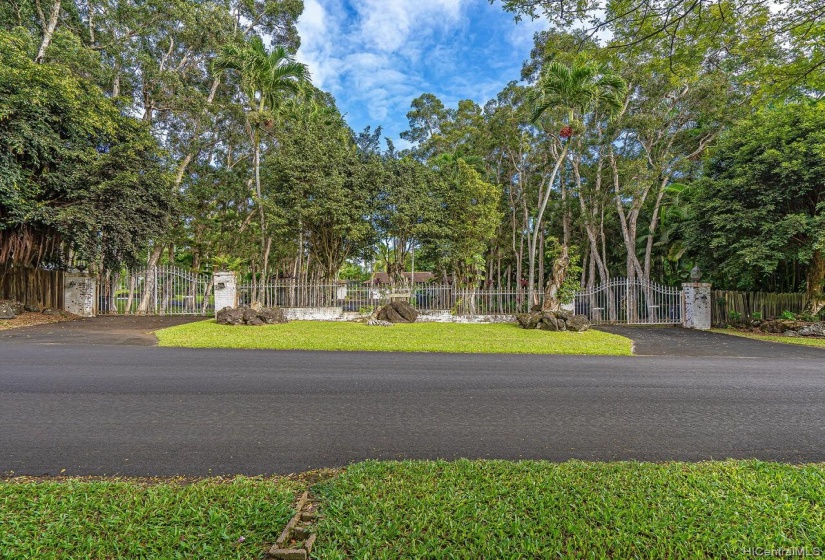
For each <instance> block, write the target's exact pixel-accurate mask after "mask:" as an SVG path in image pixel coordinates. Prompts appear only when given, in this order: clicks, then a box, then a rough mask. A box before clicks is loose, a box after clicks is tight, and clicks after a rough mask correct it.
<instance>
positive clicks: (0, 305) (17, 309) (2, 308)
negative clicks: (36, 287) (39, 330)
mask: <svg viewBox="0 0 825 560" xmlns="http://www.w3.org/2000/svg"><path fill="white" fill-rule="evenodd" d="M23 311H24V307H23V304H22V303H20V302H19V301H15V300H13V299H3V300H0V319H14V318H15V317H17V316H18V315H20V314H21V313H23Z"/></svg>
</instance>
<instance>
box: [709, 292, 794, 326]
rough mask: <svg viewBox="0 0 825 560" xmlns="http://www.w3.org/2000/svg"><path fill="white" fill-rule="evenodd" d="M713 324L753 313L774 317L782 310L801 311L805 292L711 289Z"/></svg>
mask: <svg viewBox="0 0 825 560" xmlns="http://www.w3.org/2000/svg"><path fill="white" fill-rule="evenodd" d="M711 298H712V299H713V317H712V321H713V324H714V325H723V324H726V323H729V322H731V321H732V320H744V319H754V318H755V317H754V314H755V313H758V314H759V315H757V317H761V318H762V319H774V318H777V317H779V316H780V315H782V312H783V311H790V312H791V313H801V312H802V309H803V308H804V306H805V294H800V293H793V294H772V293H768V292H730V291H724V290H713V291H712V292H711Z"/></svg>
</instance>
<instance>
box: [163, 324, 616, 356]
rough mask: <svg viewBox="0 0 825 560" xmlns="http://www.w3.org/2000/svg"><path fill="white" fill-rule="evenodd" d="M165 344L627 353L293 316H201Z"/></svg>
mask: <svg viewBox="0 0 825 560" xmlns="http://www.w3.org/2000/svg"><path fill="white" fill-rule="evenodd" d="M155 334H156V335H157V337H158V340H159V342H160V345H161V346H177V347H186V348H245V349H271V350H342V351H375V352H458V353H488V354H589V355H612V356H629V355H630V354H631V341H630V340H629V339H627V338H624V337H621V336H618V335H614V334H609V333H605V332H600V331H596V330H589V331H586V332H583V333H575V332H548V331H540V330H524V329H521V328H518V327H517V326H515V325H510V324H455V323H414V324H398V325H394V326H392V327H370V326H366V325H363V324H361V323H347V322H323V321H293V322H290V323H287V324H283V325H265V326H260V327H246V326H234V327H233V326H226V325H218V324H217V323H215V321H201V322H197V323H189V324H186V325H180V326H176V327H171V328H168V329H163V330H160V331H157V332H156V333H155Z"/></svg>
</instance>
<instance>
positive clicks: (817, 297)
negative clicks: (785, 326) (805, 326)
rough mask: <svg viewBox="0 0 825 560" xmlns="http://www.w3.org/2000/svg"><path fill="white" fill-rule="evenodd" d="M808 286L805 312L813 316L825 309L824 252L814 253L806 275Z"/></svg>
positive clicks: (818, 250) (817, 251)
mask: <svg viewBox="0 0 825 560" xmlns="http://www.w3.org/2000/svg"><path fill="white" fill-rule="evenodd" d="M805 279H806V282H807V284H808V287H807V290H806V292H805V311H806V312H808V313H810V314H811V315H816V314H817V313H819V312H820V311H822V308H823V307H825V294H823V282H825V255H823V254H822V250H820V249H817V250H816V251H814V257H813V260H811V264H810V266H809V267H808V272H807V274H806V278H805Z"/></svg>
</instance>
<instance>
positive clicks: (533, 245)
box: [527, 144, 567, 306]
mask: <svg viewBox="0 0 825 560" xmlns="http://www.w3.org/2000/svg"><path fill="white" fill-rule="evenodd" d="M565 157H567V144H565V145H564V148H562V151H561V154H560V155H559V158H558V159H557V160H556V165H555V166H553V171H552V173H551V174H550V178H549V179H548V181H547V184H546V185H545V186H546V192H544V193H543V195H544V196H542V200H541V204H540V205H539V209H538V210H539V211H538V213H537V214H536V220H535V223H534V225H533V235H532V236H531V237H530V248H529V250H530V254H529V255H528V256H529V258H528V263H527V265H528V273H527V275H528V279H527V301H528V302H530V303H529V305H530V306H532V305H533V302H534V301H535V289H536V256H537V254H536V251H537V250H538V248H539V242H538V241H539V235H541V234H542V231H543V230H542V227H541V226H542V220H543V218H544V211H545V210H546V209H547V203H548V202H549V201H550V194H551V193H552V191H553V185H554V184H555V182H556V176H557V175H558V173H559V169H560V168H561V165H562V163H563V162H564V158H565Z"/></svg>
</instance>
